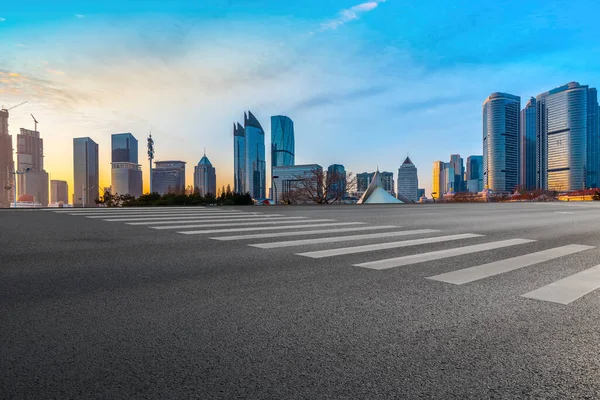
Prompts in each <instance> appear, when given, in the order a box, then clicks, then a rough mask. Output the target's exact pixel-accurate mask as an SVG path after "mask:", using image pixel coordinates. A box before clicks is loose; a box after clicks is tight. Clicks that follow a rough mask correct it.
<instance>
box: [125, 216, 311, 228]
mask: <svg viewBox="0 0 600 400" xmlns="http://www.w3.org/2000/svg"><path fill="white" fill-rule="evenodd" d="M304 219H306V217H281V218H280V217H265V216H262V215H261V216H259V217H255V218H252V216H247V217H240V218H233V217H232V218H210V217H209V218H194V217H190V219H188V220H184V221H179V220H175V221H174V220H173V219H170V220H168V221H162V220H160V221H157V220H153V221H144V222H128V223H127V225H166V224H197V223H206V222H258V221H286V220H296V221H294V222H300V221H299V220H304ZM184 226H185V225H184ZM175 229H176V228H175Z"/></svg>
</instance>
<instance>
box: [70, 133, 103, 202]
mask: <svg viewBox="0 0 600 400" xmlns="http://www.w3.org/2000/svg"><path fill="white" fill-rule="evenodd" d="M73 178H74V179H73V186H74V187H73V206H74V207H81V205H82V204H83V202H84V199H85V206H86V207H94V206H95V205H96V202H95V200H96V199H97V198H98V191H99V189H100V169H99V166H98V145H97V144H96V142H94V141H93V140H92V139H90V138H89V137H82V138H75V139H73Z"/></svg>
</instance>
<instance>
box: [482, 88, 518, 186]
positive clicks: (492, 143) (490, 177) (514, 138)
mask: <svg viewBox="0 0 600 400" xmlns="http://www.w3.org/2000/svg"><path fill="white" fill-rule="evenodd" d="M520 111H521V98H520V97H519V96H513V95H511V94H506V93H492V94H491V95H490V96H489V97H488V98H487V99H486V100H485V102H484V103H483V106H482V114H483V184H484V186H485V188H488V189H490V190H492V191H494V192H499V193H509V192H511V191H513V190H516V188H517V185H518V184H519V125H520V123H519V117H520V114H519V113H520Z"/></svg>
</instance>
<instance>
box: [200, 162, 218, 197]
mask: <svg viewBox="0 0 600 400" xmlns="http://www.w3.org/2000/svg"><path fill="white" fill-rule="evenodd" d="M194 190H197V191H198V192H199V193H200V194H202V195H206V194H207V193H210V194H214V195H216V194H217V172H216V170H215V168H214V167H213V165H212V164H211V163H210V161H209V160H208V157H206V154H204V156H203V157H202V158H201V159H200V162H198V165H196V167H194Z"/></svg>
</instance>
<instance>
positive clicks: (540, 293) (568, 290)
mask: <svg viewBox="0 0 600 400" xmlns="http://www.w3.org/2000/svg"><path fill="white" fill-rule="evenodd" d="M598 288H600V265H596V266H595V267H592V268H590V269H586V270H585V271H581V272H579V273H576V274H573V275H571V276H569V277H566V278H564V279H561V280H559V281H556V282H554V283H551V284H549V285H546V286H543V287H541V288H539V289H536V290H534V291H531V292H529V293H525V294H524V295H522V297H526V298H529V299H534V300H541V301H549V302H552V303H559V304H564V305H567V304H570V303H572V302H574V301H575V300H577V299H579V298H581V297H583V296H585V295H586V294H588V293H591V292H593V291H594V290H596V289H598Z"/></svg>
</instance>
